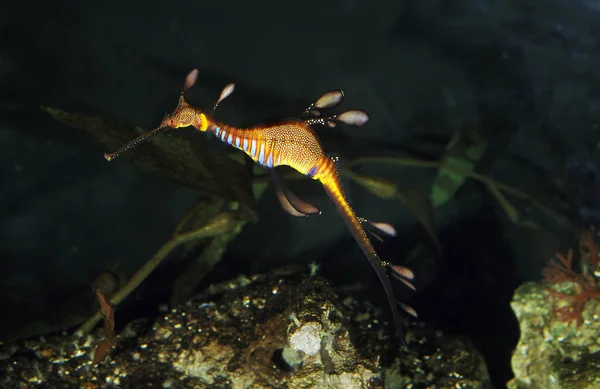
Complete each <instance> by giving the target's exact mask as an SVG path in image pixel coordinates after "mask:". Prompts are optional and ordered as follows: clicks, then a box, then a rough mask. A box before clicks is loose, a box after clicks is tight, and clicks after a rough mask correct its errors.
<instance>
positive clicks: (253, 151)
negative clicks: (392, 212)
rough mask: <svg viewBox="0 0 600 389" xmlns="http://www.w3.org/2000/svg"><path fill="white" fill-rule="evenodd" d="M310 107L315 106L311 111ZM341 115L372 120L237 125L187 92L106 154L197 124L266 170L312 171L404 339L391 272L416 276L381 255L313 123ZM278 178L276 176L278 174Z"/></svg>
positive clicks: (330, 101) (292, 200)
mask: <svg viewBox="0 0 600 389" xmlns="http://www.w3.org/2000/svg"><path fill="white" fill-rule="evenodd" d="M196 75H197V71H192V72H191V73H190V75H188V79H186V86H185V88H184V91H185V90H186V89H187V88H189V87H191V86H192V85H193V84H194V83H195V80H196ZM228 88H229V89H228ZM232 91H233V84H230V85H229V86H228V87H226V88H225V89H224V91H223V93H222V94H221V98H220V99H219V101H218V102H217V104H218V103H219V102H220V101H221V100H223V99H224V98H225V97H227V96H228V95H229V94H230V93H231V92H232ZM329 93H330V95H328V94H325V95H323V96H322V97H321V99H319V101H318V102H317V103H315V104H313V105H311V107H309V109H307V110H306V112H305V113H310V112H313V113H314V114H315V115H317V116H320V112H318V111H316V109H314V108H315V107H316V108H329V107H331V106H335V105H338V104H339V103H340V102H341V98H342V96H343V94H342V93H341V91H338V92H329ZM336 93H337V94H336ZM319 102H320V103H319ZM215 108H216V105H215ZM311 109H313V110H312V111H311ZM315 112H316V113H315ZM344 115H345V116H344ZM336 119H337V121H339V122H343V123H347V124H354V125H362V124H363V123H364V122H366V121H367V120H368V117H367V116H366V114H364V113H363V112H362V111H348V112H346V113H344V114H342V115H339V116H334V117H332V118H327V119H324V118H322V117H319V118H317V119H315V118H310V119H305V120H301V119H288V120H285V121H282V122H279V123H276V124H270V125H264V126H257V127H252V128H238V127H233V126H230V125H227V124H225V123H221V122H218V121H216V120H214V119H212V118H211V117H210V116H209V115H208V114H207V113H205V112H204V111H202V110H201V109H198V108H196V107H193V106H191V105H190V104H188V103H187V102H186V101H185V99H184V97H183V94H182V96H181V97H180V99H179V104H178V106H177V108H176V109H175V111H174V112H173V113H172V114H171V115H169V116H167V117H166V118H165V119H164V120H163V122H162V123H161V126H160V127H159V128H157V129H156V130H154V131H151V132H148V133H145V134H143V135H142V136H140V137H139V138H136V139H134V140H133V141H131V142H129V143H128V144H127V145H125V146H124V147H122V148H121V149H119V150H117V151H116V152H114V153H112V154H106V155H105V157H106V159H108V160H112V159H113V158H114V157H116V156H117V155H118V154H119V153H120V152H122V151H124V150H127V149H129V148H131V147H133V146H135V145H136V144H137V143H139V142H141V141H143V140H145V139H148V138H149V137H151V136H154V135H156V134H158V133H160V132H162V131H164V130H165V129H168V128H179V127H188V126H192V127H194V128H196V129H197V130H199V131H201V132H209V133H212V134H214V136H216V137H217V138H219V139H220V140H221V141H223V142H224V143H226V144H228V145H231V146H232V147H235V148H237V149H239V150H241V151H243V152H244V153H246V154H247V155H248V156H249V157H250V158H251V159H252V160H254V161H255V162H256V163H257V164H259V165H261V166H263V167H265V168H267V169H273V168H275V167H277V166H289V167H291V168H293V169H295V170H296V171H298V172H299V173H301V174H304V175H307V176H309V177H311V178H312V179H314V180H318V181H319V182H320V183H321V184H322V185H323V187H324V189H325V191H326V192H327V194H328V195H329V197H330V199H331V201H332V202H333V203H334V204H335V206H336V208H337V210H338V212H339V214H340V215H341V217H342V218H343V220H344V222H345V223H346V226H347V227H348V229H349V230H350V232H351V233H352V235H353V237H354V238H355V240H356V241H357V243H358V245H359V246H360V248H361V249H362V251H363V253H364V254H365V256H366V257H367V258H368V260H369V261H370V263H371V265H372V266H373V268H374V269H375V271H376V273H377V275H378V277H379V279H380V281H381V283H382V285H383V287H384V290H385V292H386V295H387V298H388V300H389V303H390V307H391V311H392V315H393V318H394V322H395V324H396V328H397V331H398V335H399V336H400V337H401V338H402V330H401V328H402V326H401V317H400V314H399V311H398V308H397V304H398V303H397V301H396V299H395V297H394V292H393V288H392V285H391V283H390V280H389V278H388V271H389V272H391V274H392V275H393V276H395V277H396V278H398V279H400V280H401V281H403V282H404V283H405V284H406V285H408V286H409V287H412V284H411V283H410V282H409V281H408V280H409V279H412V278H413V275H412V272H411V271H410V270H409V269H407V268H404V267H401V266H395V265H391V264H390V263H388V262H385V261H382V260H381V259H380V258H379V256H378V255H377V252H376V251H375V248H374V247H373V245H372V243H371V240H370V239H369V237H368V236H367V234H366V231H365V229H364V228H363V224H364V223H365V222H367V220H365V219H362V218H359V217H357V215H356V214H355V213H354V210H353V209H352V207H351V206H350V203H349V202H348V200H347V198H346V196H345V195H344V191H343V187H342V183H341V181H340V176H339V172H338V169H337V167H336V163H335V161H334V160H333V159H332V158H331V157H329V156H328V155H327V154H326V153H325V152H324V151H323V147H322V146H321V143H320V142H319V140H318V138H317V136H316V134H315V132H314V130H313V128H312V125H314V124H321V125H330V126H333V125H335V123H334V121H336ZM274 177H275V178H276V176H274ZM280 194H281V197H282V198H281V199H280V201H281V202H282V205H283V206H284V209H286V210H288V212H290V213H291V214H293V215H295V216H304V215H307V214H312V213H319V212H320V211H318V209H317V208H316V207H314V206H312V205H310V204H308V203H304V202H302V200H300V199H298V198H297V197H295V196H294V195H293V194H290V192H286V191H285V190H283V191H281V192H280ZM286 204H287V206H286ZM315 210H316V212H315ZM372 224H373V225H374V226H376V227H378V228H379V229H380V230H381V231H383V232H387V233H390V229H391V231H393V228H392V227H391V226H388V225H385V224H383V223H372ZM400 305H401V306H402V307H403V308H404V309H405V310H407V311H408V312H409V313H411V314H413V315H415V312H414V310H412V308H410V307H408V306H406V305H404V304H402V303H400Z"/></svg>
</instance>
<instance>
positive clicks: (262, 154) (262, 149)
mask: <svg viewBox="0 0 600 389" xmlns="http://www.w3.org/2000/svg"><path fill="white" fill-rule="evenodd" d="M258 163H260V164H261V165H264V164H265V143H264V142H260V152H259V153H258Z"/></svg>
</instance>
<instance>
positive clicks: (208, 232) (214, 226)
mask: <svg viewBox="0 0 600 389" xmlns="http://www.w3.org/2000/svg"><path fill="white" fill-rule="evenodd" d="M238 223H239V221H237V220H236V219H235V218H234V217H233V213H232V212H222V213H220V214H218V215H217V216H215V217H214V218H213V219H212V220H211V221H210V222H208V223H207V224H206V225H204V226H202V227H200V228H198V229H195V230H192V231H190V232H185V233H182V234H178V235H175V236H173V237H172V238H171V239H170V240H169V241H167V242H166V243H165V244H164V245H163V246H162V247H161V248H160V249H159V250H158V251H157V252H156V253H155V254H154V256H152V258H151V259H150V260H149V261H148V262H146V263H145V264H144V265H143V266H142V267H141V268H140V269H139V270H138V271H137V272H136V273H135V274H134V275H133V276H132V277H131V278H130V279H129V281H128V282H127V283H126V284H125V285H123V287H122V288H121V289H119V290H118V291H117V292H116V293H115V294H114V295H113V296H112V298H111V299H110V303H111V304H114V305H118V304H120V303H121V302H122V301H123V300H125V298H127V296H129V295H130V294H131V292H133V291H134V290H135V289H136V288H137V287H138V286H139V285H140V284H141V283H142V282H143V281H144V280H145V279H146V278H147V277H148V276H149V275H150V273H152V271H154V269H156V267H157V266H158V265H160V263H161V262H162V261H163V260H164V259H165V258H166V257H167V256H168V255H169V253H170V252H171V251H173V249H175V248H176V247H177V246H179V245H181V244H183V243H186V242H189V241H192V240H197V239H202V238H209V237H214V236H217V235H220V234H222V233H224V232H227V231H230V230H232V229H234V228H236V227H237V224H238ZM100 320H102V313H101V312H100V311H98V312H96V314H94V315H93V316H92V317H90V318H89V319H88V320H87V321H86V322H85V323H83V324H82V325H81V326H80V327H79V328H78V329H77V331H75V334H76V335H77V336H83V335H85V334H87V333H88V332H90V331H91V330H92V329H93V328H94V327H95V326H96V324H97V323H98V322H99V321H100Z"/></svg>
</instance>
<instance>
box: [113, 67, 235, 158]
mask: <svg viewBox="0 0 600 389" xmlns="http://www.w3.org/2000/svg"><path fill="white" fill-rule="evenodd" d="M197 79H198V69H193V70H192V71H191V72H189V73H188V75H187V77H186V78H185V83H184V85H183V90H182V91H181V96H179V103H178V104H177V107H176V108H175V110H174V111H173V112H172V113H170V114H168V115H166V116H165V118H164V119H163V120H162V122H161V123H160V126H159V127H158V128H155V129H154V130H151V131H148V132H145V133H143V134H142V135H140V136H138V137H137V138H135V139H132V140H131V141H129V142H127V143H126V144H125V145H123V146H122V147H120V148H119V149H117V150H115V151H113V152H112V153H105V154H104V158H106V160H108V161H112V160H113V159H115V158H116V157H117V156H118V155H119V154H121V153H123V152H124V151H127V150H129V149H132V148H134V147H135V146H137V145H138V144H139V143H141V142H143V141H145V140H147V139H150V138H152V137H153V136H155V135H158V134H160V133H161V132H164V131H167V130H169V129H173V128H182V127H189V126H192V127H194V128H195V129H197V130H198V131H201V132H205V131H206V130H207V129H209V128H210V124H211V122H210V119H209V118H208V117H207V116H206V114H205V113H204V111H203V110H201V109H200V108H197V107H193V106H191V105H190V104H189V103H188V102H187V101H186V100H185V98H184V97H183V94H184V93H185V91H187V90H188V89H190V88H191V87H192V86H194V84H195V83H196V80H197ZM234 87H235V85H234V84H228V85H227V86H225V88H223V91H222V92H221V96H220V97H219V100H218V101H217V103H216V104H215V105H214V107H213V111H214V110H215V109H216V108H217V105H218V104H219V103H220V102H221V101H223V100H224V99H225V98H226V97H227V96H229V95H230V94H231V93H232V92H233V90H234Z"/></svg>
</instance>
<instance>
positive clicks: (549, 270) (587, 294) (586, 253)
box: [543, 228, 600, 328]
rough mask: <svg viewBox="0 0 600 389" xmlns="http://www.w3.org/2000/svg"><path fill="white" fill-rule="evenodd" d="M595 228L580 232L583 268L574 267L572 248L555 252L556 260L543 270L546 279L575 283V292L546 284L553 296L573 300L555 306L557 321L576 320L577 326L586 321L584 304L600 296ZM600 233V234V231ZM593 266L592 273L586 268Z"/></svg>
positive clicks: (599, 251) (549, 281)
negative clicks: (553, 287)
mask: <svg viewBox="0 0 600 389" xmlns="http://www.w3.org/2000/svg"><path fill="white" fill-rule="evenodd" d="M594 232H595V231H594V229H593V228H592V229H590V230H586V231H584V232H582V233H581V236H580V239H579V251H580V262H581V263H580V265H581V267H582V269H583V270H582V272H577V271H575V270H574V269H573V250H572V249H571V250H569V251H568V252H567V255H566V256H565V255H562V254H556V258H557V259H558V261H556V260H552V259H551V260H549V261H548V265H547V267H546V268H544V270H543V274H544V282H548V283H551V284H558V283H562V282H571V283H572V284H573V285H574V286H575V293H574V294H571V293H563V292H557V291H555V290H553V289H551V288H546V290H547V291H548V292H549V294H550V296H551V297H553V298H555V299H559V300H567V301H570V304H568V305H566V306H564V307H560V308H557V307H555V308H554V309H553V313H554V314H555V316H556V319H557V320H558V321H562V322H568V323H571V322H575V324H576V326H577V328H579V327H580V326H581V325H582V324H583V316H582V312H583V308H584V307H585V304H586V303H587V302H588V301H589V300H591V299H595V298H600V288H599V286H598V284H597V283H596V280H595V278H594V275H593V272H594V271H595V270H596V269H598V266H599V265H600V258H599V257H598V255H599V254H600V250H599V248H598V245H597V244H596V241H595V236H596V234H595V233H594ZM598 235H599V236H600V234H598ZM589 268H591V269H592V274H590V272H589V271H588V270H586V269H589Z"/></svg>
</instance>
